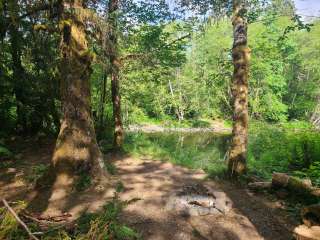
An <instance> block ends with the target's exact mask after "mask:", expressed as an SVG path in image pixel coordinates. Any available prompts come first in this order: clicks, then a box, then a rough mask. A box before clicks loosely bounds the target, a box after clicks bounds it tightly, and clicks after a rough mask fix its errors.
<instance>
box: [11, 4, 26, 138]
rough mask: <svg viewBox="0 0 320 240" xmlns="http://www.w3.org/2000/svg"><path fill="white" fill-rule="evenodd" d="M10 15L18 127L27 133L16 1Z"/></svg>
mask: <svg viewBox="0 0 320 240" xmlns="http://www.w3.org/2000/svg"><path fill="white" fill-rule="evenodd" d="M8 6H9V13H10V14H9V15H10V20H11V22H10V27H9V33H10V44H11V48H10V50H11V56H12V72H13V74H12V77H13V84H14V87H13V91H14V94H15V98H16V104H17V105H16V107H17V108H16V113H17V126H18V130H21V131H22V132H26V131H27V130H28V126H27V116H26V114H25V110H24V106H25V96H24V95H25V93H24V92H25V90H24V87H25V86H24V78H25V77H24V76H25V72H24V69H23V67H22V63H21V48H20V42H21V41H22V39H21V38H20V33H19V31H18V28H19V26H18V20H17V17H18V12H19V6H18V2H17V1H16V0H14V1H11V2H10V3H9V5H8Z"/></svg>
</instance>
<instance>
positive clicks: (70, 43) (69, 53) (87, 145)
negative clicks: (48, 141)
mask: <svg viewBox="0 0 320 240" xmlns="http://www.w3.org/2000/svg"><path fill="white" fill-rule="evenodd" d="M82 7H83V5H82V1H81V0H65V1H63V3H62V6H61V16H60V23H59V28H60V31H61V42H60V52H61V56H60V57H61V63H60V67H59V71H60V78H61V83H60V85H61V100H62V111H63V119H62V123H61V127H60V132H59V135H58V139H57V143H56V148H55V150H54V154H53V159H52V168H53V174H54V179H55V182H54V185H53V192H52V195H51V198H50V203H51V205H54V204H55V202H56V200H62V199H64V198H66V197H67V195H68V193H69V191H70V190H71V189H72V188H73V185H74V180H75V178H76V176H77V175H79V174H91V176H92V177H93V178H94V179H96V180H100V179H101V178H102V177H103V176H104V163H103V157H102V153H101V151H100V150H99V147H98V144H97V141H96V134H95V131H94V124H93V119H92V114H91V99H90V97H91V94H90V74H91V62H92V56H91V54H90V52H89V50H88V42H87V39H86V34H85V26H84V23H83V21H82V19H81V15H78V14H76V13H77V12H79V11H76V10H77V9H80V10H82ZM59 204H60V205H59V206H61V203H59ZM50 207H51V208H52V207H53V208H54V206H50Z"/></svg>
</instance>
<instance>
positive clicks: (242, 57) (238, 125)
mask: <svg viewBox="0 0 320 240" xmlns="http://www.w3.org/2000/svg"><path fill="white" fill-rule="evenodd" d="M244 13H245V6H244V1H243V0H233V18H232V24H233V37H234V42H233V49H232V58H233V64H234V73H233V83H232V96H233V131H232V140H231V147H230V152H229V162H228V170H229V174H230V176H238V175H241V174H243V173H245V172H246V158H247V145H248V120H249V117H248V72H249V58H250V49H249V48H248V46H247V22H246V19H245V17H244V16H243V14H244Z"/></svg>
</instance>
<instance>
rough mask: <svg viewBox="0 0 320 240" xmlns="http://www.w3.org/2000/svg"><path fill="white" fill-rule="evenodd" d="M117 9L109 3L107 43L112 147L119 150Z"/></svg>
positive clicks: (120, 138) (119, 98)
mask: <svg viewBox="0 0 320 240" xmlns="http://www.w3.org/2000/svg"><path fill="white" fill-rule="evenodd" d="M118 9H119V1H118V0H110V1H109V17H108V22H109V24H110V31H109V41H110V49H109V56H110V64H111V92H112V104H113V120H114V139H113V146H114V148H115V149H120V148H121V147H122V143H123V125H122V119H121V97H120V89H119V58H118V50H117V47H118V38H117V11H118Z"/></svg>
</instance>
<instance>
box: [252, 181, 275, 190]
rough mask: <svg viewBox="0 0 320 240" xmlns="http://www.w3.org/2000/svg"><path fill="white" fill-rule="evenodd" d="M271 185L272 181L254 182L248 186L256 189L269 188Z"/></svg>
mask: <svg viewBox="0 0 320 240" xmlns="http://www.w3.org/2000/svg"><path fill="white" fill-rule="evenodd" d="M271 187H272V183H271V182H253V183H249V184H248V188H249V189H251V190H255V191H262V190H269V189H271Z"/></svg>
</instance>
